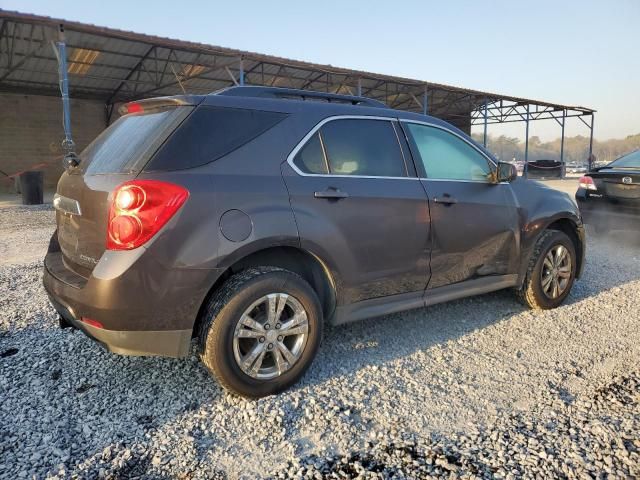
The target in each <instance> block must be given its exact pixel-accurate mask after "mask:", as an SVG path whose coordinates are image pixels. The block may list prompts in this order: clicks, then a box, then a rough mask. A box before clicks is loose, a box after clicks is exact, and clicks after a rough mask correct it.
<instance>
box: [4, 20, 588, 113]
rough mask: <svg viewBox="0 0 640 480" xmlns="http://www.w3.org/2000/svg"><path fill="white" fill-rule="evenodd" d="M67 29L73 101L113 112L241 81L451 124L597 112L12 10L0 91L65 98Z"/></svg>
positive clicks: (6, 38)
mask: <svg viewBox="0 0 640 480" xmlns="http://www.w3.org/2000/svg"><path fill="white" fill-rule="evenodd" d="M61 29H62V30H64V37H65V42H66V44H67V61H68V73H69V89H70V95H71V96H72V97H76V98H89V99H96V100H101V101H104V102H105V104H107V105H113V104H114V103H116V102H124V101H129V100H134V99H140V98H145V97H152V96H161V95H174V94H180V93H184V92H187V93H194V94H206V93H210V92H213V91H216V90H219V89H221V88H225V87H228V86H231V85H237V84H241V83H244V84H246V85H270V86H278V87H287V88H300V89H308V90H318V91H325V92H331V93H341V94H350V95H357V94H361V95H364V96H367V97H371V98H374V99H377V100H381V101H383V102H384V103H386V104H387V105H389V106H390V107H392V108H397V109H401V110H407V111H414V112H424V111H425V109H426V110H428V113H429V114H431V115H433V116H436V117H440V118H444V119H447V120H454V119H456V118H465V117H466V118H469V115H471V122H472V124H481V123H484V122H485V120H486V122H487V123H503V122H513V121H524V120H526V119H527V116H528V118H529V120H536V119H545V118H553V119H555V120H556V121H559V119H560V118H562V117H563V116H564V117H571V116H574V117H583V116H585V115H592V114H593V112H594V110H592V109H590V108H586V107H581V106H571V105H561V104H556V103H550V102H544V101H538V100H532V99H527V98H521V97H513V96H510V95H500V94H496V93H490V92H483V91H479V90H472V89H467V88H460V87H454V86H450V85H443V84H438V83H431V82H427V81H423V80H415V79H409V78H402V77H396V76H392V75H384V74H378V73H371V72H363V71H358V70H350V69H347V68H340V67H334V66H332V65H320V64H314V63H309V62H303V61H299V60H291V59H287V58H281V57H276V56H271V55H264V54H260V53H254V52H246V51H241V50H235V49H230V48H223V47H217V46H214V45H206V44H202V43H195V42H188V41H183V40H175V39H171V38H164V37H157V36H152V35H145V34H140V33H135V32H129V31H123V30H118V29H113V28H107V27H100V26H96V25H91V24H85V23H80V22H73V21H67V20H62V19H56V18H51V17H44V16H38V15H32V14H26V13H20V12H11V11H5V10H0V53H1V55H0V91H5V92H18V93H33V94H43V95H58V94H59V90H58V71H57V61H56V57H55V54H54V49H53V48H52V46H51V44H52V42H55V41H58V40H59V38H60V31H61ZM425 103H426V105H425ZM485 105H486V108H485ZM485 116H486V119H485ZM580 120H582V121H583V122H584V123H585V124H586V122H585V121H584V120H583V119H582V118H580Z"/></svg>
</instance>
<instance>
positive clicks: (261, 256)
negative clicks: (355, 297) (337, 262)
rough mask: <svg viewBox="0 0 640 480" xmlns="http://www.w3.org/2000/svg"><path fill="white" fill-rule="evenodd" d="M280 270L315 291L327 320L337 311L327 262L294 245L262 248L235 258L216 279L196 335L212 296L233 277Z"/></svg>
mask: <svg viewBox="0 0 640 480" xmlns="http://www.w3.org/2000/svg"><path fill="white" fill-rule="evenodd" d="M258 266H263V267H280V268H284V269H286V270H290V271H292V272H294V273H297V274H298V275H300V276H301V277H302V278H304V279H305V280H306V281H307V282H308V283H309V285H311V288H313V290H314V291H315V292H316V294H317V295H318V298H319V300H320V304H321V306H322V312H323V316H324V318H325V319H329V318H331V316H332V315H333V313H334V311H335V308H336V282H335V279H334V276H333V274H332V272H331V271H330V269H329V268H328V267H327V265H326V264H325V262H324V261H323V260H322V259H320V258H319V257H318V256H316V255H314V254H313V253H311V252H308V251H306V250H303V249H302V248H299V247H295V246H290V245H286V246H272V247H266V248H262V249H259V250H256V251H253V252H251V253H247V254H246V255H244V256H242V257H240V258H237V259H235V261H234V262H233V263H232V264H230V265H228V266H227V268H226V269H225V270H224V272H223V273H222V274H221V275H220V276H219V277H218V278H217V280H216V281H215V282H214V284H213V285H212V286H211V288H210V289H209V292H208V293H207V295H206V296H205V299H204V301H203V302H202V305H201V306H200V309H199V310H198V315H197V317H196V320H195V323H194V326H193V332H194V335H195V334H197V332H198V330H199V326H200V323H201V321H202V319H203V317H204V314H205V309H206V307H207V304H208V303H209V299H210V298H211V296H212V295H213V294H214V293H215V292H216V291H217V290H218V289H219V288H220V287H221V286H222V285H223V284H224V282H225V281H226V280H227V279H228V278H229V277H231V275H233V274H235V273H238V272H240V271H242V270H246V269H247V268H250V267H258Z"/></svg>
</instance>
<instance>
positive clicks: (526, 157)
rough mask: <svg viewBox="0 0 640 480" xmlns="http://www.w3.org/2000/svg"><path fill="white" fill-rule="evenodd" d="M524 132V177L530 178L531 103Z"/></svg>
mask: <svg viewBox="0 0 640 480" xmlns="http://www.w3.org/2000/svg"><path fill="white" fill-rule="evenodd" d="M525 125H526V128H525V134H524V178H525V179H527V178H529V104H527V119H526V123H525Z"/></svg>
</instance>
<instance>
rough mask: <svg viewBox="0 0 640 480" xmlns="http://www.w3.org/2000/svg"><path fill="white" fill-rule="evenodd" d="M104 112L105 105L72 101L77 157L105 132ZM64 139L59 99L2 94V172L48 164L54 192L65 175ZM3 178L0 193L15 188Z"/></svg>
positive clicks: (48, 184)
mask: <svg viewBox="0 0 640 480" xmlns="http://www.w3.org/2000/svg"><path fill="white" fill-rule="evenodd" d="M104 112H105V111H104V104H103V103H102V102H99V101H94V100H71V133H72V135H73V139H74V141H75V142H76V151H77V152H78V153H79V152H81V151H82V149H83V148H84V147H85V146H86V145H87V144H89V142H91V141H92V140H93V139H94V138H95V137H96V136H97V135H98V134H99V133H100V132H101V131H102V130H103V129H104V128H105V113H104ZM63 138H64V130H63V128H62V101H61V100H60V97H47V96H40V95H19V94H6V93H0V170H2V171H3V172H6V173H8V174H12V173H14V172H17V171H21V170H25V169H27V168H29V167H30V166H31V165H33V164H37V163H41V162H48V163H49V165H48V166H47V167H46V168H42V170H43V171H44V172H45V188H54V187H55V185H56V184H57V182H58V178H59V177H60V174H61V173H62V171H63V170H62V166H61V156H62V153H63V152H62V147H61V146H60V143H61V142H62V139H63ZM0 177H2V178H0V190H3V191H6V190H7V189H10V188H12V187H13V183H12V182H8V181H6V179H4V176H3V175H2V174H0Z"/></svg>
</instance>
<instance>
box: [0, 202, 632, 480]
mask: <svg viewBox="0 0 640 480" xmlns="http://www.w3.org/2000/svg"><path fill="white" fill-rule="evenodd" d="M53 228H54V221H53V211H52V210H51V209H50V208H47V207H38V208H33V207H5V208H0V391H1V392H2V402H1V403H0V478H8V479H14V478H31V477H35V478H45V477H49V478H68V477H77V478H127V477H136V476H140V477H144V478H183V479H191V478H193V479H198V478H224V477H228V478H238V477H246V478H254V477H264V476H274V477H291V476H308V477H315V478H321V477H323V476H324V477H326V476H331V475H334V476H339V475H340V474H342V476H343V477H344V476H345V475H346V476H347V477H353V476H357V475H362V476H363V477H367V476H372V477H373V476H376V475H377V476H382V477H397V478H403V477H407V478H416V477H419V478H424V477H427V476H429V475H433V476H444V477H449V476H452V475H453V476H454V477H455V476H468V477H473V476H480V477H500V476H504V477H509V478H514V477H522V476H528V477H530V478H533V477H541V476H542V477H551V476H556V477H557V476H568V477H584V476H588V475H591V476H603V477H604V476H606V474H607V473H610V474H611V476H612V477H623V478H624V477H625V476H627V477H634V476H640V468H639V465H640V457H639V456H638V454H639V451H640V433H638V432H640V406H639V402H640V397H639V395H640V373H639V370H638V368H639V367H638V365H639V364H640V362H639V360H640V328H639V327H640V308H639V306H640V242H639V241H638V239H637V236H635V237H634V236H630V235H626V236H625V235H622V234H618V233H616V234H613V235H612V236H611V238H609V239H608V240H602V239H597V238H589V247H588V248H589V251H588V263H587V267H586V271H585V274H584V277H583V279H582V280H581V281H580V282H578V283H577V284H576V285H575V287H574V290H573V292H572V294H571V296H570V297H569V299H568V301H567V303H566V304H565V305H564V306H562V307H561V308H558V309H556V310H553V311H544V312H542V311H530V310H527V309H525V308H524V307H522V306H521V305H520V304H519V303H517V302H516V300H515V297H514V296H513V295H512V294H511V292H508V291H505V292H498V293H494V294H489V295H483V296H480V297H476V298H472V299H466V300H462V301H456V302H452V303H448V304H443V305H437V306H434V307H430V308H428V309H421V310H415V311H411V312H406V313H402V314H397V315H391V316H389V317H386V318H382V319H372V320H368V321H365V322H360V323H356V324H351V325H347V326H344V327H339V328H334V329H330V330H329V331H328V332H327V335H326V336H325V340H324V343H323V345H322V347H321V350H320V353H319V355H318V358H317V359H316V361H315V362H314V364H313V366H312V367H311V369H310V370H309V372H308V373H307V375H306V376H305V377H304V378H303V380H302V382H301V383H300V384H299V385H298V386H297V387H295V388H293V389H292V390H290V391H288V392H285V393H284V394H281V395H279V396H276V397H269V398H265V399H261V400H258V401H247V400H243V399H239V398H236V397H233V396H231V395H229V394H227V393H225V392H223V391H222V390H221V389H220V387H219V386H218V385H217V384H216V383H215V382H214V381H213V380H212V379H211V378H210V377H209V375H208V374H207V372H206V370H205V369H204V368H203V367H202V366H201V365H200V363H199V362H198V360H197V358H196V357H195V354H192V355H191V356H190V357H189V358H187V359H183V360H173V359H162V358H142V357H120V356H116V355H112V354H110V353H107V352H105V351H103V350H102V349H101V348H100V347H99V346H98V345H97V344H95V343H93V342H92V341H90V340H89V339H87V338H86V337H85V336H84V335H82V334H81V333H79V332H74V331H72V330H60V329H58V328H57V321H56V315H55V313H54V311H53V309H52V308H51V307H50V306H49V304H48V302H47V299H46V296H45V293H44V290H43V288H42V286H41V276H42V275H41V270H42V265H41V261H42V258H43V256H44V252H45V250H46V246H47V243H48V239H49V236H50V234H51V232H52V231H53Z"/></svg>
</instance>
